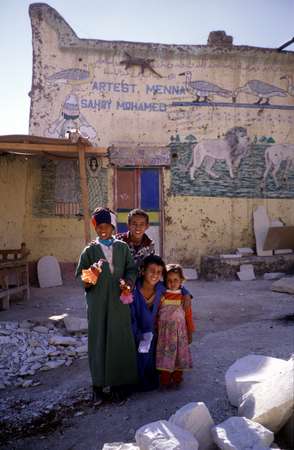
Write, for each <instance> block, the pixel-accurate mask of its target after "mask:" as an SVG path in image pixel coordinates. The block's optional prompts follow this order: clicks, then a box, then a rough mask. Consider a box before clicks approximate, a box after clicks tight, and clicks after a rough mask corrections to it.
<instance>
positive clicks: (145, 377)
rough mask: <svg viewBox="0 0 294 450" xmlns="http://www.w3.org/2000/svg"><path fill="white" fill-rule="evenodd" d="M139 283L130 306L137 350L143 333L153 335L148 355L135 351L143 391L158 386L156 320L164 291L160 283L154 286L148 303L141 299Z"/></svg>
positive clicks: (138, 282)
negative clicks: (152, 294)
mask: <svg viewBox="0 0 294 450" xmlns="http://www.w3.org/2000/svg"><path fill="white" fill-rule="evenodd" d="M140 289H141V281H140V280H138V281H137V283H136V286H135V289H134V301H133V303H132V304H131V305H130V306H131V312H132V328H133V333H134V336H135V341H136V346H137V349H138V347H139V344H140V341H141V340H142V337H143V334H144V333H149V332H152V333H153V339H152V341H151V346H150V348H149V351H148V353H139V352H138V351H137V361H138V374H139V383H140V388H141V389H142V390H143V391H148V390H152V389H156V388H157V387H158V385H159V377H158V371H157V370H156V364H155V356H156V343H157V331H156V319H157V313H158V308H159V304H160V299H161V296H162V294H163V293H164V291H165V290H166V288H165V286H164V285H163V283H162V282H159V283H157V285H156V286H155V292H154V296H153V298H152V299H151V301H150V303H148V302H147V301H146V299H145V298H144V297H143V295H142V293H141V291H140Z"/></svg>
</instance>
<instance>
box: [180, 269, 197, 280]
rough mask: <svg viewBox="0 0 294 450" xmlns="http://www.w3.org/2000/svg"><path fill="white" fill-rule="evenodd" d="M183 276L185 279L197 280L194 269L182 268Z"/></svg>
mask: <svg viewBox="0 0 294 450" xmlns="http://www.w3.org/2000/svg"><path fill="white" fill-rule="evenodd" d="M183 273H184V277H185V278H186V280H198V273H197V270H196V269H188V268H185V267H184V268H183Z"/></svg>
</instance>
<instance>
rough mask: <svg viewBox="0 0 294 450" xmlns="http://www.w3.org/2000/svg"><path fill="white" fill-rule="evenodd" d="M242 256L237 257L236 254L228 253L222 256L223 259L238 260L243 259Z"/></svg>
mask: <svg viewBox="0 0 294 450" xmlns="http://www.w3.org/2000/svg"><path fill="white" fill-rule="evenodd" d="M241 256H242V255H237V254H236V253H227V254H224V255H220V257H221V258H223V259H237V258H241Z"/></svg>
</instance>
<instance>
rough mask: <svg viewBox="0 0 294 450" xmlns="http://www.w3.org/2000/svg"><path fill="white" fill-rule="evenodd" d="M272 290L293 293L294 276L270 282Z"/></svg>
mask: <svg viewBox="0 0 294 450" xmlns="http://www.w3.org/2000/svg"><path fill="white" fill-rule="evenodd" d="M272 291H277V292H286V293H287V294H294V277H284V278H280V280H278V281H275V282H274V283H273V284H272Z"/></svg>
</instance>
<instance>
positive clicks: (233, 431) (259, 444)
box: [211, 417, 274, 450]
mask: <svg viewBox="0 0 294 450" xmlns="http://www.w3.org/2000/svg"><path fill="white" fill-rule="evenodd" d="M211 434H212V436H213V440H214V442H215V443H216V445H217V446H218V448H220V449H222V450H247V449H250V450H261V449H266V448H269V446H270V445H271V443H272V442H273V440H274V433H272V432H271V431H270V430H267V429H266V428H265V427H263V426H262V425H260V424H259V423H256V422H252V421H251V420H249V419H246V418H245V417H230V418H229V419H227V420H225V421H224V422H222V423H220V424H219V425H217V426H216V427H214V428H213V429H212V431H211Z"/></svg>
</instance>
